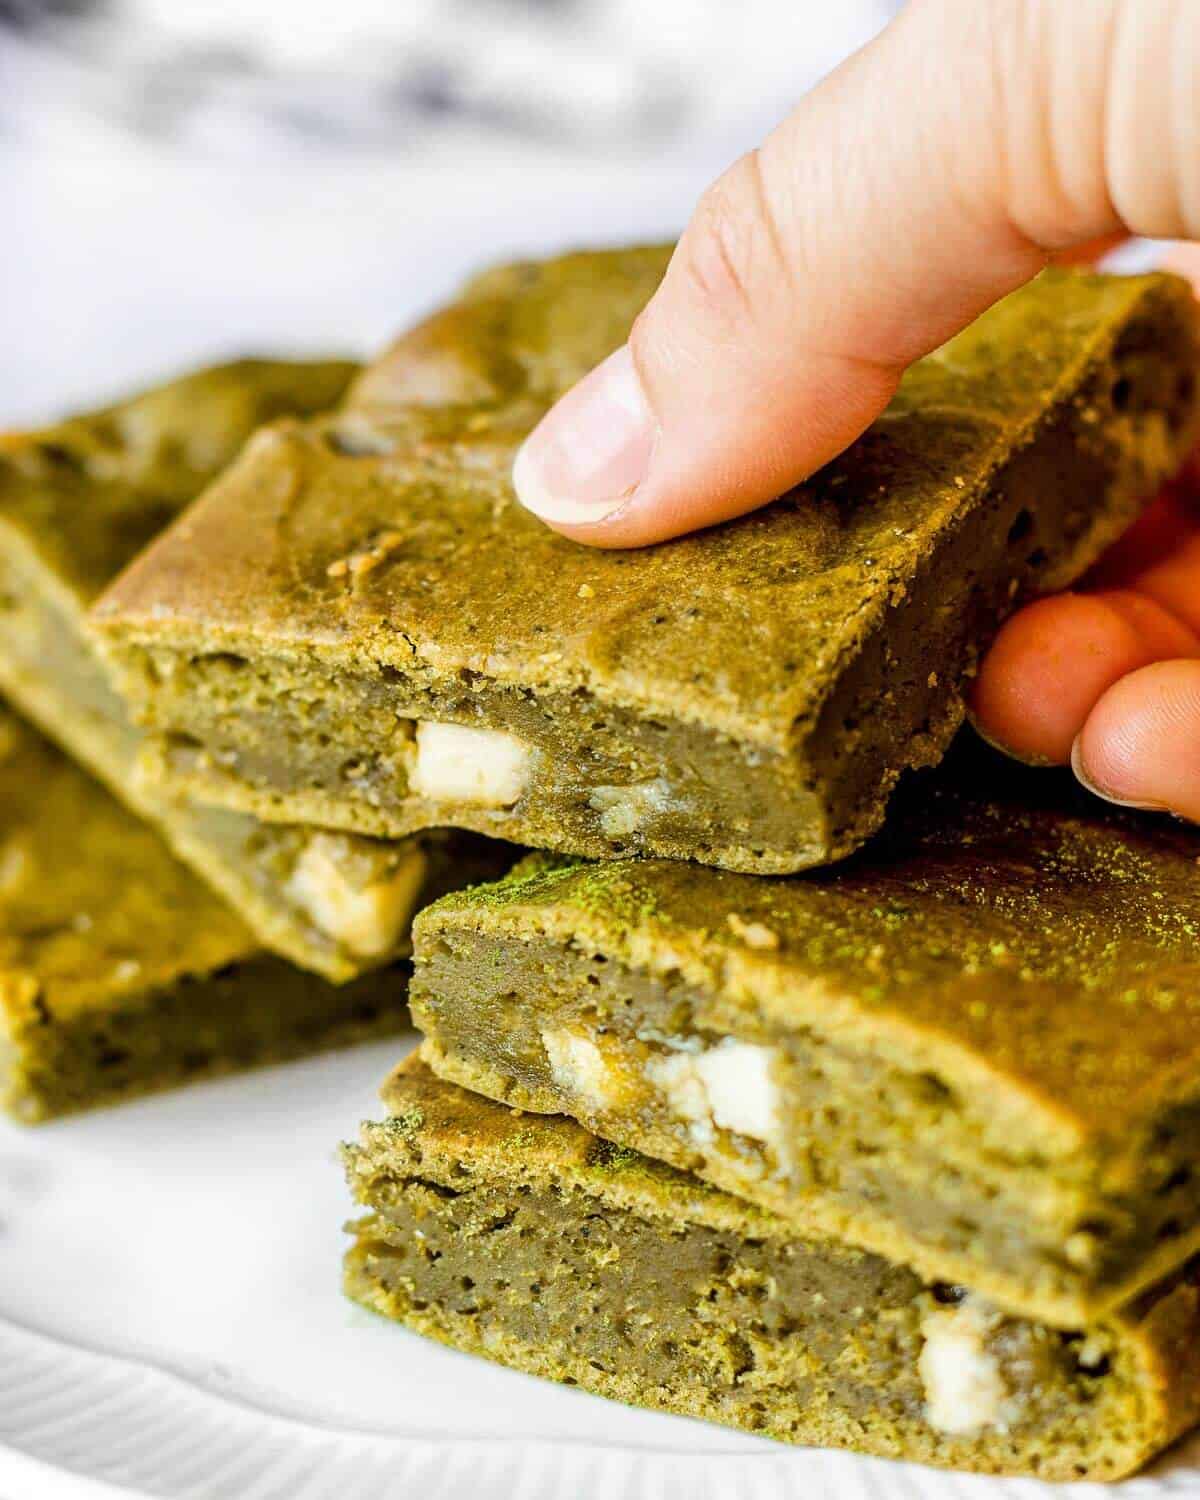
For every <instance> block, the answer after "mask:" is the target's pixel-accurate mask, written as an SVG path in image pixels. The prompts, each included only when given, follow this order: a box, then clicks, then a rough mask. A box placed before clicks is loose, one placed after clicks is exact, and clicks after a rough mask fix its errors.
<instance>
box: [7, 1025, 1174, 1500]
mask: <svg viewBox="0 0 1200 1500" xmlns="http://www.w3.org/2000/svg"><path fill="white" fill-rule="evenodd" d="M398 1050H399V1049H398V1048H397V1047H396V1045H395V1044H394V1043H393V1044H381V1045H378V1046H372V1047H368V1048H361V1049H359V1050H357V1051H353V1052H348V1053H344V1054H342V1055H340V1056H337V1057H333V1058H323V1059H317V1060H314V1061H312V1062H308V1063H302V1064H298V1065H296V1066H293V1067H287V1068H276V1069H273V1070H270V1071H268V1072H265V1073H259V1074H256V1075H250V1076H247V1077H243V1078H235V1079H229V1080H225V1081H223V1082H220V1083H216V1084H211V1085H204V1086H201V1087H198V1088H194V1089H191V1090H189V1091H186V1092H182V1093H178V1094H173V1095H166V1096H163V1097H161V1098H157V1099H151V1100H147V1101H145V1102H144V1103H141V1104H137V1105H133V1106H130V1107H127V1108H125V1109H121V1110H114V1111H111V1112H108V1113H103V1114H97V1115H92V1116H88V1117H83V1118H80V1119H77V1120H69V1121H64V1122H62V1123H61V1124H58V1125H52V1126H48V1127H43V1128H42V1129H40V1130H32V1131H30V1130H20V1129H18V1128H17V1127H15V1126H3V1127H0V1443H2V1444H3V1445H5V1449H6V1450H7V1452H6V1453H5V1452H2V1451H0V1495H3V1496H4V1497H5V1500H10V1497H12V1500H41V1496H42V1495H43V1494H45V1495H48V1496H51V1497H52V1500H60V1497H68V1496H70V1497H74V1496H76V1495H78V1496H79V1497H81V1500H82V1497H85V1496H93V1495H112V1494H116V1495H122V1496H154V1497H156V1500H158V1497H161V1500H168V1497H169V1500H185V1497H186V1500H329V1497H334V1496H336V1497H337V1500H399V1497H401V1496H403V1497H405V1500H415V1497H418V1496H419V1497H421V1500H441V1497H445V1500H450V1497H453V1500H461V1497H463V1496H466V1495H470V1496H472V1497H475V1500H490V1497H492V1496H495V1497H499V1496H505V1497H508V1496H513V1497H520V1500H559V1497H562V1500H616V1497H635V1496H637V1497H641V1496H647V1497H651V1496H652V1497H654V1500H674V1497H679V1500H685V1497H686V1500H705V1497H712V1500H717V1497H720V1500H768V1497H775V1496H797V1497H799V1496H804V1497H806V1500H807V1497H810V1496H836V1497H838V1500H842V1497H847V1500H850V1497H854V1500H858V1497H868V1496H869V1497H871V1500H908V1497H911V1496H913V1495H915V1494H920V1495H922V1496H926V1495H928V1496H930V1497H937V1500H941V1497H945V1500H954V1497H959V1496H961V1497H964V1500H965V1497H968V1496H973V1495H977V1496H979V1497H980V1500H983V1497H986V1496H989V1495H990V1496H992V1497H997V1500H999V1497H1000V1496H1001V1492H1002V1491H1003V1492H1006V1493H1008V1492H1011V1494H1012V1495H1013V1496H1014V1497H1015V1496H1018V1495H1020V1496H1025V1497H1029V1500H1035V1497H1049V1496H1050V1495H1051V1494H1052V1493H1053V1491H1052V1490H1051V1489H1050V1487H1048V1486H1042V1485H1037V1484H1034V1483H1031V1482H1027V1481H1025V1482H1020V1483H1014V1484H1003V1483H1001V1482H998V1481H994V1480H986V1479H975V1478H970V1477H967V1476H942V1475H935V1474H932V1473H930V1472H929V1471H927V1470H922V1469H918V1468H916V1467H912V1466H909V1465H904V1464H891V1463H886V1462H883V1461H879V1460H872V1459H859V1458H854V1457H852V1456H850V1455H846V1454H837V1453H822V1452H817V1451H803V1450H788V1449H781V1448H779V1447H776V1446H774V1445H772V1444H769V1443H766V1442H762V1441H758V1440H755V1439H750V1438H743V1437H740V1436H738V1435H736V1434H734V1433H731V1432H727V1431H724V1430H723V1429H721V1428H717V1427H709V1426H705V1425H703V1424H701V1423H698V1422H691V1421H687V1420H685V1419H682V1418H675V1417H665V1416H659V1415H656V1414H651V1413H647V1412H639V1411H635V1410H633V1409H630V1408H627V1407H623V1406H620V1405H617V1404H614V1403H611V1402H606V1401H602V1400H600V1399H599V1398H596V1397H591V1396H587V1395H584V1394H582V1393H581V1392H578V1391H574V1390H568V1389H564V1388H561V1387H557V1386H554V1385H550V1384H547V1383H543V1382H540V1381H535V1380H532V1379H530V1378H528V1377H526V1376H522V1375H516V1374H512V1373H511V1372H509V1371H506V1370H502V1369H500V1368H498V1367H497V1366H494V1365H490V1364H487V1363H485V1362H483V1361H480V1360H474V1359H469V1358H467V1357H465V1356H463V1355H459V1354H455V1353H453V1352H451V1351H449V1350H446V1349H443V1348H441V1347H440V1346H439V1345H436V1344H431V1343H426V1342H425V1341H423V1340H421V1339H419V1338H417V1337H415V1336H414V1335H412V1334H409V1333H407V1332H405V1331H404V1330H402V1329H399V1328H396V1327H393V1326H392V1325H390V1324H388V1323H386V1322H384V1321H383V1320H381V1319H378V1318H375V1317H372V1316H371V1315H369V1314H367V1313H365V1312H362V1311H360V1310H359V1309H357V1308H355V1307H353V1306H352V1305H351V1304H349V1303H348V1302H346V1301H345V1300H344V1299H343V1298H342V1296H341V1294H340V1291H339V1258H340V1255H341V1250H342V1246H343V1236H342V1233H341V1225H342V1223H343V1221H344V1220H345V1218H346V1217H347V1216H348V1214H349V1212H350V1204H349V1199H348V1196H347V1192H346V1189H345V1186H344V1184H343V1182H342V1178H341V1170H340V1167H339V1165H338V1163H337V1160H336V1157H335V1148H336V1145H337V1143H338V1142H339V1141H340V1140H343V1139H345V1138H347V1137H349V1136H352V1135H353V1134H354V1132H355V1129H356V1126H357V1122H358V1121H359V1119H360V1118H362V1117H363V1116H365V1115H368V1114H372V1113H378V1106H377V1105H375V1103H374V1099H375V1089H376V1087H377V1085H378V1084H379V1082H380V1081H381V1079H382V1078H383V1076H384V1075H385V1073H386V1072H387V1071H388V1069H389V1067H390V1066H391V1064H392V1063H393V1062H394V1061H395V1060H396V1056H397V1052H398ZM68 1476H73V1477H74V1481H75V1482H74V1483H68V1482H67V1481H68ZM51 1481H53V1482H54V1483H53V1485H52V1486H51V1487H49V1488H46V1486H47V1485H50V1484H51ZM96 1484H99V1485H101V1486H105V1488H101V1489H99V1490H97V1489H96V1488H95V1487H94V1486H95V1485H96ZM107 1487H111V1488H107ZM1127 1488H1128V1489H1129V1490H1130V1491H1132V1492H1133V1493H1135V1494H1137V1495H1138V1496H1139V1497H1141V1496H1143V1495H1149V1494H1150V1493H1151V1492H1160V1491H1167V1490H1169V1491H1171V1492H1173V1493H1181V1492H1186V1493H1188V1494H1192V1493H1195V1494H1200V1443H1194V1444H1192V1445H1190V1446H1189V1447H1187V1448H1185V1449H1183V1450H1181V1451H1179V1452H1178V1453H1177V1454H1175V1455H1173V1456H1172V1457H1171V1458H1170V1459H1169V1460H1168V1461H1166V1462H1165V1463H1163V1464H1161V1465H1159V1467H1158V1469H1157V1470H1156V1472H1155V1476H1154V1477H1153V1478H1143V1479H1140V1480H1136V1481H1133V1482H1132V1484H1131V1485H1130V1486H1128V1487H1127ZM1062 1493H1063V1494H1064V1495H1065V1494H1068V1493H1069V1494H1071V1495H1073V1496H1076V1497H1080V1496H1081V1495H1082V1493H1083V1492H1082V1491H1081V1490H1080V1488H1079V1487H1074V1488H1072V1489H1070V1490H1069V1491H1068V1490H1065V1489H1064V1490H1063V1491H1062Z"/></svg>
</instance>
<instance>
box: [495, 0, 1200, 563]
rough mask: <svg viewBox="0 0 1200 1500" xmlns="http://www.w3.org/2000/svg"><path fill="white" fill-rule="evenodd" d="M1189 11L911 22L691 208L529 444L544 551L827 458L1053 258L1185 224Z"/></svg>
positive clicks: (732, 496)
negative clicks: (622, 328) (656, 266)
mask: <svg viewBox="0 0 1200 1500" xmlns="http://www.w3.org/2000/svg"><path fill="white" fill-rule="evenodd" d="M1198 81H1200V6H1179V5H1177V4H1174V3H1173V0H1089V3H1088V4H1086V5H1063V4H1061V3H1060V0H976V3H975V4H972V5H964V4H962V0H914V3H912V4H910V5H909V6H908V7H907V9H906V10H904V11H903V12H902V13H901V14H900V16H899V17H898V18H897V19H896V21H895V22H893V24H892V25H891V26H889V27H888V28H887V29H886V30H885V31H884V32H882V33H881V34H880V35H879V36H878V37H877V38H876V39H875V41H873V42H872V43H870V44H869V45H868V46H867V47H866V48H864V49H863V50H862V51H861V52H859V53H857V54H855V56H853V57H852V58H850V59H849V61H848V62H846V63H845V64H844V65H843V66H842V67H841V68H839V69H838V70H837V71H836V72H834V73H833V74H831V75H830V76H829V77H828V78H827V79H826V80H825V81H824V82H823V83H822V84H821V85H820V86H819V87H818V88H817V89H815V90H814V91H813V92H812V93H811V94H809V95H808V96H807V97H806V98H805V99H804V100H802V102H801V103H800V105H799V107H798V108H797V109H796V110H795V112H794V113H793V114H792V115H791V116H790V117H789V118H788V119H787V120H786V121H785V122H784V123H783V124H782V125H781V126H780V127H779V128H778V129H777V130H776V131H775V132H774V133H773V134H772V135H771V136H770V137H769V138H768V139H767V141H766V142H765V143H764V144H763V145H762V146H761V147H760V148H759V149H758V150H757V151H754V152H752V153H751V154H750V155H748V156H746V157H743V158H742V159H741V160H740V161H739V162H737V163H736V164H735V165H734V166H733V167H731V168H730V169H729V171H728V172H726V173H725V175H724V176H723V177H721V178H720V179H719V180H718V181H717V182H716V183H715V184H714V185H713V186H712V187H711V188H710V189H709V190H708V191H707V192H706V193H705V194H704V196H703V197H702V199H701V200H700V203H699V205H698V207H697V209H696V212H695V215H694V217H693V218H692V220H691V222H690V224H689V225H688V226H687V228H686V230H685V232H684V234H683V236H682V238H681V240H680V242H679V244H678V246H677V248H676V251H675V254H674V256H673V257H672V260H671V263H670V266H669V267H668V270H667V273H666V276H665V277H664V280H663V282H662V285H661V286H660V288H659V290H658V291H657V293H656V294H655V296H654V297H653V298H652V299H651V301H650V303H649V304H648V305H647V307H646V309H645V310H644V312H643V313H642V314H641V316H640V318H639V319H638V320H637V322H636V324H635V326H634V329H633V332H632V334H631V336H630V339H629V341H628V343H627V344H625V345H624V346H623V347H622V348H620V349H619V350H617V351H616V353H614V354H612V355H611V356H609V358H608V359H607V360H605V361H604V362H603V363H602V364H601V365H600V366H598V367H597V368H596V369H595V370H594V371H592V372H591V373H590V374H589V375H588V376H586V377H585V378H584V379H583V380H582V381H581V382H580V383H579V384H578V385H577V386H575V387H574V388H573V389H572V390H571V391H569V392H568V393H567V394H566V395H565V396H564V397H563V398H562V400H561V401H560V402H559V403H558V404H557V405H556V406H555V407H554V408H553V409H552V410H551V411H550V412H549V414H548V415H547V416H546V417H545V418H544V419H543V421H542V422H541V424H540V425H539V426H538V427H537V429H536V430H535V431H534V432H533V434H532V435H531V436H530V437H529V438H528V439H527V441H526V443H525V445H524V446H523V448H522V449H521V451H520V453H519V455H518V457H517V462H516V465H515V467H514V472H513V478H514V483H515V486H516V489H517V493H518V495H519V497H520V499H521V500H522V502H523V503H524V504H525V505H526V506H527V507H528V508H529V509H530V510H532V511H533V512H534V513H535V514H537V515H539V516H540V517H541V518H542V519H543V520H545V521H546V522H548V523H549V524H550V525H551V526H553V527H555V528H556V529H557V530H559V531H562V532H564V533H566V534H567V535H569V536H572V537H575V538H576V539H578V540H581V541H585V542H590V543H593V544H595V545H600V546H614V547H625V546H637V545H641V544H643V543H647V542H654V541H658V540H661V539H663V538H665V537H669V536H675V535H678V534H680V533H682V532H685V531H690V530H693V529H695V528H698V527H702V526H706V525H709V524H712V523H713V522H717V521H721V520H724V519H726V518H728V517H730V516H734V515H739V514H741V513H743V512H745V511H748V510H751V509H753V508H754V507H756V506H758V505H761V504H763V503H765V502H766V501H768V500H770V499H773V498H774V497H775V496H777V495H779V494H781V493H783V492H784V491H785V490H787V489H788V488H790V487H791V486H792V485H794V484H796V483H797V482H798V481H800V480H801V479H803V478H804V477H806V476H807V475H808V474H810V473H812V472H813V471H814V470H815V469H817V468H819V467H820V466H821V465H822V464H824V463H826V462H827V461H828V460H829V459H831V458H832V457H834V456H835V455H836V454H837V453H839V452H840V451H841V450H842V449H843V448H845V447H846V446H847V445H848V444H849V443H850V442H852V441H853V440H854V438H855V437H857V436H858V434H859V433H860V432H862V431H863V429H864V428H865V427H866V426H867V425H868V424H869V423H870V422H871V421H872V420H873V419H874V418H875V417H876V416H877V415H878V414H879V412H880V411H881V410H882V409H883V407H884V406H885V405H886V404H887V402H888V401H889V399H890V398H891V395H892V393H893V391H894V390H895V387H896V385H897V382H898V381H899V378H900V376H901V375H902V373H903V371H904V370H905V368H906V367H907V366H908V365H909V364H910V363H911V362H912V361H913V360H914V359H917V358H919V357H920V356H921V355H923V354H925V353H928V352H929V351H930V350H931V349H934V348H936V347H937V346H938V345H939V344H941V343H943V342H944V341H945V340H946V339H947V338H948V337H950V336H951V335H952V334H953V333H955V332H957V331H958V330H959V329H960V328H963V327H965V326H966V324H967V323H969V322H970V321H971V320H972V319H973V318H975V317H976V316H977V315H978V314H979V313H980V312H982V311H983V310H984V309H985V308H986V307H987V306H989V305H990V304H991V303H992V302H994V301H995V300H996V299H997V298H999V297H1001V296H1003V295H1004V294H1005V293H1007V292H1009V291H1011V290H1013V289H1014V288H1015V287H1017V286H1018V285H1020V284H1021V283H1022V282H1024V281H1026V280H1028V279H1029V278H1030V277H1032V276H1033V275H1035V274H1036V273H1037V271H1038V270H1039V269H1041V267H1042V266H1043V265H1044V264H1045V262H1046V260H1047V258H1048V257H1049V256H1050V255H1051V254H1054V253H1057V252H1061V251H1063V250H1065V249H1067V248H1069V247H1070V246H1072V245H1076V244H1080V243H1082V242H1084V241H1087V240H1091V239H1093V238H1096V237H1098V236H1102V235H1108V234H1112V233H1115V232H1119V231H1122V230H1128V231H1129V232H1131V233H1139V234H1148V235H1158V236H1169V237H1174V238H1187V237H1191V236H1193V235H1194V234H1195V233H1196V230H1197V225H1198V223H1200V151H1198V150H1197V149H1196V147H1195V145H1194V139H1193V111H1192V106H1191V100H1192V99H1194V97H1195V94H1196V85H1197V83H1198Z"/></svg>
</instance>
